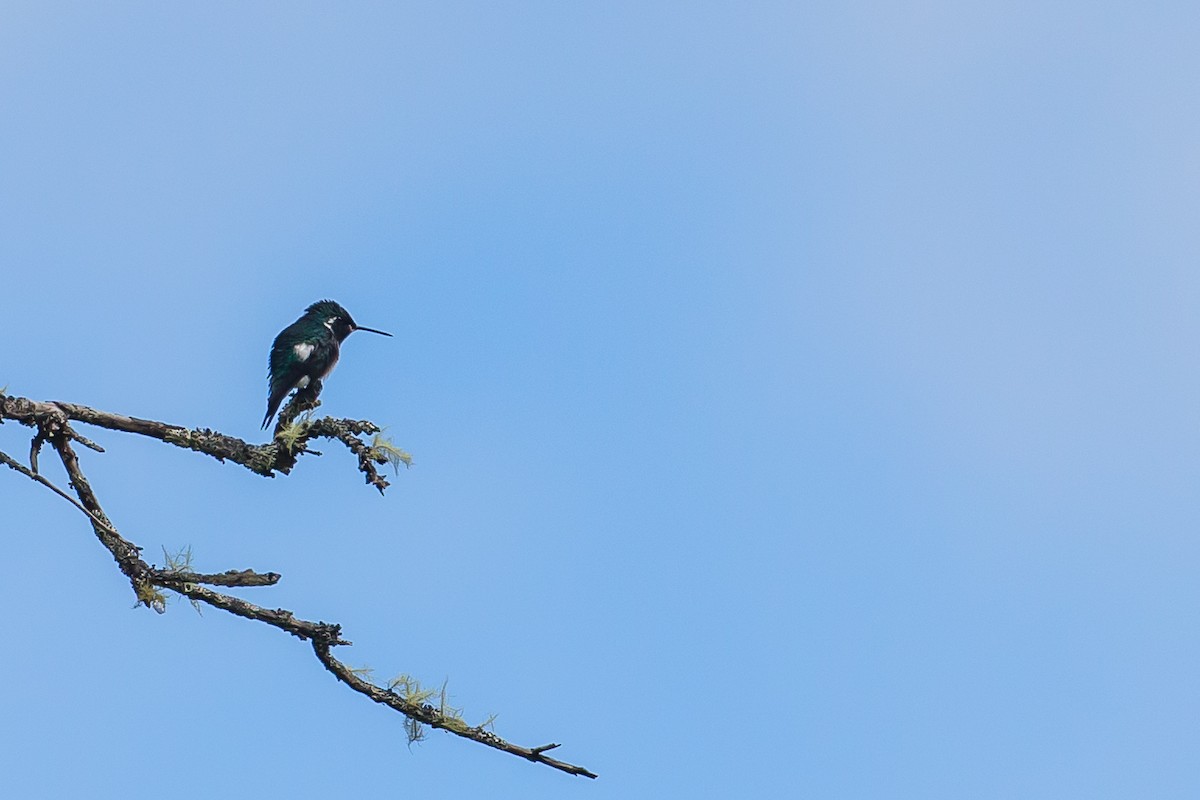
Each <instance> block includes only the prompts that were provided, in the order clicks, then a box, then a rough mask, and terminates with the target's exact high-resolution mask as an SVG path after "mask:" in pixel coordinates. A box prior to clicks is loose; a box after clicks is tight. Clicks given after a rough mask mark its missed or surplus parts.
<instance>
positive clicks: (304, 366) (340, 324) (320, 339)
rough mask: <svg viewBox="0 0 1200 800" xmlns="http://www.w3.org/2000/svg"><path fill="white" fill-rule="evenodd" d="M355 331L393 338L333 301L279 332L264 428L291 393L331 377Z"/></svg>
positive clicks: (269, 375)
mask: <svg viewBox="0 0 1200 800" xmlns="http://www.w3.org/2000/svg"><path fill="white" fill-rule="evenodd" d="M354 331H368V332H370V333H378V334H382V335H383V336H391V334H390V333H384V332H383V331H378V330H375V329H374V328H364V327H362V326H361V325H358V324H356V323H355V322H354V318H353V317H351V316H350V313H349V312H348V311H346V309H344V308H342V307H341V306H340V305H338V304H337V303H335V302H333V301H332V300H321V301H319V302H316V303H313V304H312V305H311V306H309V307H308V308H307V309H305V311H304V314H303V315H302V316H301V317H300V319H298V320H296V321H295V322H293V323H292V324H291V325H289V326H287V327H286V328H284V329H283V330H282V331H280V332H279V335H278V336H276V337H275V341H274V342H273V343H272V344H271V356H270V358H269V360H268V367H267V368H268V372H267V379H268V383H269V393H268V396H267V415H266V416H265V417H263V428H266V427H267V426H268V425H270V424H271V418H272V417H274V416H275V412H276V411H278V410H279V406H280V405H281V404H282V403H283V399H284V398H285V397H287V395H288V392H290V391H292V390H293V389H304V388H307V387H308V386H310V385H311V384H314V383H318V384H319V382H320V381H323V380H324V379H325V378H326V377H328V375H329V373H330V372H332V371H333V368H334V366H336V365H337V361H338V356H339V355H340V352H341V345H342V342H343V341H345V339H346V337H347V336H349V335H350V334H351V333H354Z"/></svg>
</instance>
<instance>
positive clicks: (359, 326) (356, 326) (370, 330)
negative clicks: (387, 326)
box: [354, 325, 391, 336]
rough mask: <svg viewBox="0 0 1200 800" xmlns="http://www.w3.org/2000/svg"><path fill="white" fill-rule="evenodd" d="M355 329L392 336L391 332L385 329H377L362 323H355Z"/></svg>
mask: <svg viewBox="0 0 1200 800" xmlns="http://www.w3.org/2000/svg"><path fill="white" fill-rule="evenodd" d="M354 330H356V331H366V332H367V333H378V334H379V335H380V336H391V334H390V333H387V332H385V331H377V330H375V329H374V328H364V327H363V326H362V325H355V326H354Z"/></svg>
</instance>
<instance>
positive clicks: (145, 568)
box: [0, 392, 596, 778]
mask: <svg viewBox="0 0 1200 800" xmlns="http://www.w3.org/2000/svg"><path fill="white" fill-rule="evenodd" d="M295 399H296V398H293V401H295ZM311 401H315V396H314V397H312V398H309V399H308V400H307V401H306V402H311ZM310 407H315V405H313V406H310ZM285 411H287V412H288V420H289V422H288V423H287V424H281V426H280V427H279V428H277V429H276V436H275V440H274V441H273V442H272V443H270V444H266V445H251V444H248V443H246V442H244V441H242V440H241V439H237V438H235V437H232V436H226V435H224V434H220V433H216V432H214V431H211V430H209V429H207V428H204V429H192V430H189V429H186V428H183V427H181V426H178V425H169V424H167V423H162V422H156V421H154V420H145V419H138V418H137V417H127V416H124V415H121V414H111V413H109V412H104V411H97V410H96V409H93V408H89V407H87V406H81V405H76V404H74V403H58V402H55V403H40V402H36V401H33V400H29V399H27V398H23V397H10V396H8V395H6V394H4V393H3V392H0V424H2V423H3V422H4V420H5V419H12V420H15V421H17V422H20V423H21V424H23V425H28V426H30V427H32V428H35V429H36V433H35V435H34V438H33V442H32V446H31V448H30V461H31V467H32V468H30V467H26V466H24V465H23V464H21V463H19V462H18V461H16V460H15V459H13V458H12V457H11V456H9V455H8V454H7V453H5V452H3V451H0V463H2V464H4V465H6V466H8V467H10V468H11V469H13V470H15V471H17V472H19V473H21V474H22V475H24V476H25V477H27V478H29V479H30V480H32V481H34V482H36V483H39V484H41V485H42V486H44V487H46V488H48V489H50V490H51V491H52V492H54V493H55V494H56V495H58V496H59V497H62V498H63V499H65V500H67V501H68V502H69V503H71V504H72V505H74V506H75V507H76V508H78V509H79V510H80V511H82V512H83V513H84V514H85V515H86V516H87V518H88V522H89V523H90V524H91V526H92V531H93V532H94V533H95V535H96V538H97V539H99V540H100V543H101V544H102V545H104V547H105V549H106V550H108V552H109V553H110V554H111V555H112V557H113V560H114V561H116V563H117V567H118V568H119V569H120V570H121V572H122V573H123V574H124V575H125V576H126V577H127V578H128V579H129V581H130V583H131V584H132V586H133V590H134V594H135V595H136V596H137V599H138V602H139V603H140V604H142V605H145V606H147V607H149V608H153V609H155V610H156V611H158V612H159V613H162V612H163V611H164V610H165V607H166V597H165V595H163V593H162V591H161V590H163V589H167V590H170V591H173V592H177V593H178V594H181V595H183V596H184V597H187V598H188V599H190V600H191V601H193V603H205V604H206V605H209V606H212V607H214V608H219V609H221V610H223V611H227V612H229V613H230V614H234V615H236V616H239V617H243V618H245V619H252V620H257V621H259V622H263V623H266V624H267V625H270V626H271V627H274V628H277V629H279V630H281V631H284V632H286V633H290V634H291V635H293V636H296V637H298V638H300V639H302V640H306V641H309V642H311V643H312V648H313V653H314V654H315V655H316V657H317V660H318V661H320V662H321V664H322V665H323V666H324V667H325V669H327V670H328V671H329V672H331V673H332V674H333V675H334V676H335V677H336V678H337V679H338V680H340V681H341V682H342V683H344V684H346V685H347V686H349V687H350V688H351V689H353V690H354V691H356V692H358V693H360V694H363V695H365V696H367V697H368V698H370V699H371V700H373V701H374V702H376V703H379V704H380V705H384V706H387V707H389V708H391V709H394V710H396V711H398V712H400V713H401V714H403V715H404V716H405V717H407V718H408V719H409V720H410V721H411V723H412V724H413V725H414V726H417V725H418V724H423V725H428V726H430V727H433V728H440V729H442V730H444V731H448V732H450V733H452V734H454V735H455V736H460V737H463V738H465V739H470V740H471V741H474V742H479V743H480V744H484V745H487V746H488V747H492V748H495V749H497V750H501V751H503V752H505V753H510V754H512V755H516V756H520V757H521V758H524V759H526V760H528V761H530V762H533V763H535V764H544V765H546V766H548V767H551V768H553V769H557V770H560V771H562V772H566V773H568V774H571V775H581V776H584V777H588V778H595V777H596V775H595V773H593V772H591V771H589V770H587V769H585V768H584V767H581V766H577V765H574V764H569V763H567V762H565V761H559V760H557V759H554V758H550V757H549V756H547V755H546V752H547V751H549V750H551V749H553V748H556V747H558V745H557V744H547V745H542V746H540V747H532V748H528V747H522V746H520V745H516V744H513V743H511V742H508V741H505V740H504V739H502V738H500V737H499V736H496V735H495V734H493V733H491V732H490V731H487V730H484V726H483V725H477V726H474V727H472V726H468V725H467V724H466V723H465V722H464V721H463V720H462V719H461V718H460V717H459V716H458V715H457V713H455V712H454V711H453V710H449V711H448V710H447V709H446V708H445V706H444V703H443V707H441V708H438V707H435V706H432V705H430V704H428V703H425V702H423V700H420V697H422V696H418V700H420V701H414V699H413V698H412V697H409V696H405V695H403V694H400V693H398V692H396V691H395V687H394V686H389V687H386V688H385V687H382V686H377V685H375V684H374V683H371V682H370V681H368V680H365V679H364V678H363V677H362V674H361V673H360V672H357V671H355V670H353V669H351V668H350V667H348V666H346V664H344V663H343V662H341V661H339V660H338V659H337V658H335V657H334V656H333V653H332V648H333V647H336V646H346V645H349V644H350V642H348V641H346V640H344V639H343V638H342V628H341V626H340V625H338V624H336V623H329V622H312V621H310V620H305V619H300V618H299V617H297V616H296V615H295V614H293V613H292V612H291V611H288V610H286V609H282V608H277V609H268V608H264V607H262V606H259V605H255V604H254V603H250V602H247V601H246V600H242V599H241V598H239V597H233V596H231V595H227V594H223V593H221V592H217V591H214V590H212V589H209V588H207V587H206V586H203V585H201V584H208V585H210V586H230V587H252V586H272V585H274V584H275V583H277V582H278V581H279V579H280V576H279V574H278V573H274V572H267V573H257V572H254V571H253V570H227V571H226V572H221V573H197V572H192V571H191V570H190V569H178V568H176V567H178V566H179V565H176V564H172V565H170V566H171V567H172V568H171V569H159V568H157V567H153V566H151V565H149V564H147V563H146V562H145V561H144V560H143V559H142V557H141V548H140V547H138V546H137V545H135V544H133V543H132V542H130V541H129V540H127V539H125V537H123V536H122V535H121V534H120V533H119V532H118V531H117V529H116V527H115V526H114V525H113V524H112V521H111V520H110V519H109V518H108V517H107V516H106V515H105V513H104V509H103V508H102V507H101V506H100V501H99V499H98V498H97V497H96V494H95V492H94V491H93V490H92V487H91V484H90V483H89V482H88V480H87V477H86V476H85V475H84V474H83V470H82V468H81V467H80V465H79V457H78V456H77V455H76V453H75V451H74V449H73V447H72V445H71V443H72V442H79V443H81V444H84V445H85V446H88V447H90V448H92V449H94V450H97V451H98V452H103V450H102V449H101V448H100V447H99V446H98V445H95V444H94V443H92V442H91V441H89V440H88V439H86V438H84V437H83V436H80V435H79V434H78V433H76V432H75V431H74V430H73V429H72V427H71V425H70V421H71V420H74V421H78V422H85V423H88V424H92V425H97V426H99V427H103V428H108V429H110V430H117V431H123V432H126V433H134V434H139V435H142V436H149V437H151V438H154V439H159V440H160V441H163V442H166V443H168V444H173V445H175V446H177V447H184V448H187V449H190V450H195V451H197V452H200V453H205V454H207V455H209V456H212V457H213V458H216V459H217V460H219V461H222V462H223V461H226V460H229V461H233V462H235V463H237V464H241V465H242V466H244V467H246V468H247V469H250V470H251V471H252V472H255V473H257V474H260V475H266V476H268V477H273V476H274V475H273V474H274V472H281V473H283V474H287V473H288V472H289V471H290V470H291V468H292V467H293V466H294V465H295V463H296V457H297V456H299V455H300V454H302V453H305V452H313V451H311V450H308V449H307V444H308V442H309V441H310V440H312V439H314V438H328V439H336V440H338V441H340V442H342V443H343V444H344V445H346V447H347V448H348V449H350V451H351V452H353V453H354V454H355V455H356V456H357V457H358V460H359V470H360V471H362V472H363V473H364V474H365V475H366V478H367V483H369V484H371V485H373V486H375V487H376V488H378V489H379V491H380V492H381V493H382V492H383V490H384V489H385V488H386V487H387V481H386V480H384V479H383V478H382V477H381V476H379V474H378V473H377V472H376V471H375V464H386V463H389V462H391V463H393V464H395V463H396V462H397V461H400V462H403V463H408V461H407V454H404V453H403V451H400V450H398V449H396V448H395V447H394V446H392V445H390V443H387V444H381V443H380V440H379V439H378V437H377V438H376V440H375V442H373V443H372V444H367V443H366V442H364V441H363V440H362V439H360V438H359V436H360V435H363V434H375V435H377V434H378V433H379V428H378V426H376V425H374V424H373V423H371V422H366V421H355V420H345V419H334V418H331V417H325V418H322V419H318V420H306V421H301V422H291V420H292V419H293V418H294V417H295V415H296V413H298V411H297V409H296V408H292V404H289V407H288V408H286V409H285ZM47 443H48V444H50V446H51V447H53V449H54V450H55V452H56V453H57V454H58V456H59V459H60V460H61V461H62V464H63V467H64V468H65V469H66V471H67V476H68V477H69V478H70V482H71V483H70V485H71V488H72V489H74V490H75V494H76V497H77V498H78V499H76V498H72V497H71V496H70V495H69V494H67V493H66V492H65V491H63V490H62V489H60V488H58V487H57V486H55V485H54V484H53V483H51V482H50V481H49V480H47V479H46V478H44V477H43V476H41V475H40V474H38V472H37V454H38V452H39V451H40V449H41V448H42V446H43V445H45V444H47ZM187 566H190V565H187ZM423 696H427V695H423Z"/></svg>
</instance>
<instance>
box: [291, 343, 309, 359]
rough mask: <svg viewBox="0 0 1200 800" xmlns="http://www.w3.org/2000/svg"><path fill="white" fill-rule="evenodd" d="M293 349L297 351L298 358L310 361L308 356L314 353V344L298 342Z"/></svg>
mask: <svg viewBox="0 0 1200 800" xmlns="http://www.w3.org/2000/svg"><path fill="white" fill-rule="evenodd" d="M292 349H293V350H295V351H296V358H298V359H300V360H301V361H308V357H309V356H311V355H312V351H313V345H311V344H308V343H304V344H298V345H296V346H295V347H293V348H292Z"/></svg>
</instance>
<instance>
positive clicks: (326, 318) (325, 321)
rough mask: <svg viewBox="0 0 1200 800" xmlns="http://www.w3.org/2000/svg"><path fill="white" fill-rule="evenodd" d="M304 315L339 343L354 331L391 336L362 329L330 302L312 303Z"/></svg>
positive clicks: (343, 310) (336, 305) (369, 329)
mask: <svg viewBox="0 0 1200 800" xmlns="http://www.w3.org/2000/svg"><path fill="white" fill-rule="evenodd" d="M304 313H305V314H307V315H309V316H310V317H313V318H314V319H315V320H316V321H317V322H318V323H320V324H321V325H324V326H325V327H326V328H329V330H331V331H332V332H333V335H334V336H335V337H337V340H338V341H339V342H341V341H343V340H344V339H345V338H346V337H347V336H349V335H350V334H352V333H354V332H355V331H367V332H368V333H378V334H380V335H381V336H391V334H390V333H385V332H384V331H377V330H375V329H374V328H364V327H363V326H361V325H359V324H358V323H356V322H355V321H354V317H352V316H350V312H349V311H347V310H346V309H344V308H342V307H341V306H340V305H339V304H337V303H335V302H333V301H332V300H320V301H318V302H316V303H313V304H312V305H311V306H309V307H308V308H306V309H305V310H304Z"/></svg>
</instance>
